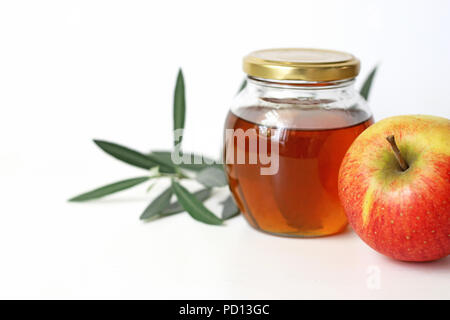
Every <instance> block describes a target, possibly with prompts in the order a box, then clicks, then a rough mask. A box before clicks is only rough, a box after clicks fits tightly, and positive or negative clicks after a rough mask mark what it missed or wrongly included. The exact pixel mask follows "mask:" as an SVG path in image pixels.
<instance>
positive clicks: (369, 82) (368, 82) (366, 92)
mask: <svg viewBox="0 0 450 320" xmlns="http://www.w3.org/2000/svg"><path fill="white" fill-rule="evenodd" d="M377 70H378V66H375V67H374V68H373V69H372V71H371V72H370V73H369V75H368V76H367V78H366V81H364V84H363V86H362V87H361V90H360V91H359V93H360V94H361V96H362V97H363V98H364V99H365V100H366V101H367V100H369V93H370V88H371V87H372V82H373V79H374V77H375V75H376V73H377Z"/></svg>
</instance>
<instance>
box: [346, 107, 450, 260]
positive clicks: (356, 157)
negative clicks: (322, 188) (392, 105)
mask: <svg viewBox="0 0 450 320" xmlns="http://www.w3.org/2000/svg"><path fill="white" fill-rule="evenodd" d="M388 137H389V139H387V138H388ZM393 137H394V138H395V139H394V138H393ZM388 140H389V141H388ZM393 140H394V141H393ZM397 146H398V148H397ZM339 197H340V199H341V203H342V205H343V206H344V210H345V213H346V215H347V217H348V220H349V222H350V225H351V226H352V227H353V229H354V230H355V232H356V233H357V234H358V235H359V236H360V237H361V239H363V240H364V241H365V242H366V243H367V244H368V245H369V246H371V247H372V248H373V249H375V250H376V251H378V252H380V253H382V254H384V255H387V256H390V257H392V258H395V259H399V260H405V261H430V260H436V259H439V258H442V257H445V256H447V255H449V254H450V120H448V119H445V118H440V117H434V116H424V115H411V116H397V117H391V118H387V119H384V120H381V121H379V122H377V123H375V124H374V125H372V126H371V127H369V128H368V129H366V130H365V131H364V132H363V133H362V134H361V135H360V136H359V137H358V138H357V139H356V140H355V141H354V142H353V144H352V145H351V147H350V148H349V150H348V151H347V153H346V155H345V157H344V159H343V161H342V164H341V168H340V172H339Z"/></svg>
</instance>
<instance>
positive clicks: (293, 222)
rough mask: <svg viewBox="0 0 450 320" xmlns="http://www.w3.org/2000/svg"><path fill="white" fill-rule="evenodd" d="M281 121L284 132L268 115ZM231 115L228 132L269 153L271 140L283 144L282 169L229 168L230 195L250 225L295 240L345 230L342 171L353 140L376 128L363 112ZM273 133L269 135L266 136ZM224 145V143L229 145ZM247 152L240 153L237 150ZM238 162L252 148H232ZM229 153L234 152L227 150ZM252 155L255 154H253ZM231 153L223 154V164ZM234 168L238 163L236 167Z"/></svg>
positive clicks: (251, 110)
mask: <svg viewBox="0 0 450 320" xmlns="http://www.w3.org/2000/svg"><path fill="white" fill-rule="evenodd" d="M271 112H272V115H273V116H274V117H276V118H279V119H283V127H277V126H274V127H272V126H270V125H267V124H266V123H270V122H271V121H270V119H269V121H267V120H268V118H270V116H271V115H270V113H271ZM236 113H237V115H236V114H234V113H233V112H230V113H229V114H228V117H227V120H226V123H225V129H234V130H236V129H243V130H244V131H246V130H248V129H255V130H256V131H253V136H254V137H251V135H252V133H251V132H252V131H246V132H247V133H248V134H249V135H250V138H255V139H257V141H258V143H259V140H260V139H263V141H262V142H263V143H267V148H268V151H269V152H270V140H269V141H268V139H277V142H278V144H279V169H278V172H277V173H276V174H274V175H261V172H260V168H261V167H267V165H263V164H261V163H260V162H259V160H258V162H257V164H249V163H248V161H246V162H245V164H232V163H228V164H226V172H227V175H228V181H229V185H230V189H231V192H232V193H233V195H234V198H235V199H236V202H237V204H238V206H239V208H240V210H241V212H242V213H243V214H244V216H245V217H246V219H247V221H248V222H249V223H250V224H251V225H252V226H253V227H254V228H256V229H259V230H261V231H265V232H269V233H272V234H278V235H283V236H293V237H313V236H324V235H330V234H334V233H337V232H340V231H342V230H343V229H344V228H345V226H346V225H347V219H346V217H345V214H344V211H343V208H342V206H341V204H340V202H339V198H338V187H337V182H338V173H339V166H340V164H341V161H342V159H343V157H344V155H345V152H346V151H347V149H348V148H349V147H350V145H351V143H352V142H353V140H354V139H355V138H356V137H357V136H358V135H359V134H360V133H361V132H362V131H364V129H366V128H367V127H368V126H370V125H371V124H372V123H373V119H372V117H371V116H370V115H368V114H367V113H366V112H364V111H362V110H353V111H352V110H344V109H334V110H333V109H323V108H310V109H303V110H293V109H290V108H286V109H279V110H277V111H276V114H273V110H272V111H271V109H268V108H267V107H261V106H254V107H246V108H241V109H238V110H237V111H236ZM268 132H270V135H268V134H267V133H268ZM225 145H226V144H225ZM240 147H241V148H242V147H243V148H245V150H238V148H240ZM232 148H234V150H233V152H234V155H235V157H236V154H237V153H238V152H245V155H246V159H249V156H250V155H249V152H250V150H249V144H248V143H246V144H245V145H244V146H240V145H238V144H237V143H233V144H232ZM229 151H230V150H229ZM252 152H253V151H252ZM226 155H227V150H226V147H225V150H224V159H225V158H226ZM234 163H236V161H235V162H234Z"/></svg>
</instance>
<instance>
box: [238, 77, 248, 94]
mask: <svg viewBox="0 0 450 320" xmlns="http://www.w3.org/2000/svg"><path fill="white" fill-rule="evenodd" d="M246 86H247V78H244V80H243V81H242V83H241V86H240V87H239V90H238V92H237V93H239V92H241V91H242V90H244V89H245V87H246Z"/></svg>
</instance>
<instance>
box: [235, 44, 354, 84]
mask: <svg viewBox="0 0 450 320" xmlns="http://www.w3.org/2000/svg"><path fill="white" fill-rule="evenodd" d="M243 66H244V72H245V73H247V74H248V75H250V76H253V77H257V78H263V79H274V80H305V81H336V80H344V79H350V78H354V77H356V76H357V75H358V73H359V67H360V63H359V60H358V59H357V58H356V57H355V56H353V55H351V54H349V53H346V52H340V51H333V50H323V49H306V48H284V49H266V50H258V51H254V52H252V53H250V54H249V55H247V56H246V57H244V65H243Z"/></svg>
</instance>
